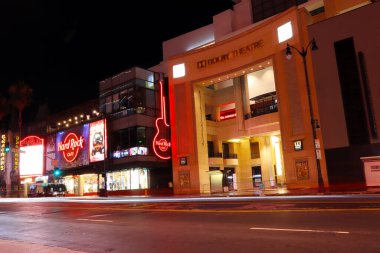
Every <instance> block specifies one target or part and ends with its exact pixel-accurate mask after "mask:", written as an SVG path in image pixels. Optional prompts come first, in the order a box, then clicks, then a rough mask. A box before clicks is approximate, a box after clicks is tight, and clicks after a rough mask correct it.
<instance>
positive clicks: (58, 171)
mask: <svg viewBox="0 0 380 253" xmlns="http://www.w3.org/2000/svg"><path fill="white" fill-rule="evenodd" d="M61 174H62V171H61V169H60V168H54V171H53V175H54V176H55V177H60V176H61Z"/></svg>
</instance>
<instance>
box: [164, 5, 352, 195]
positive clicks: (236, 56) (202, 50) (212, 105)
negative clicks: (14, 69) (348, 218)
mask: <svg viewBox="0 0 380 253" xmlns="http://www.w3.org/2000/svg"><path fill="white" fill-rule="evenodd" d="M293 2H295V1H284V5H281V6H272V7H273V8H269V9H267V12H265V10H264V11H260V10H263V9H262V8H264V7H263V6H262V4H263V1H255V0H252V1H248V0H247V1H244V0H243V1H238V3H237V4H235V6H234V8H233V9H232V10H226V11H225V12H222V13H220V14H218V15H215V16H214V17H213V23H212V24H211V25H209V26H205V27H202V28H200V29H197V30H194V31H192V32H189V33H187V34H183V35H181V36H178V37H176V38H173V39H171V40H168V41H165V42H164V43H163V51H164V52H163V54H164V64H166V65H165V68H167V69H168V75H169V92H170V93H169V97H170V112H171V120H170V121H171V133H172V134H171V138H172V139H171V141H172V161H173V181H174V192H175V193H177V194H188V193H210V192H211V193H213V192H230V191H239V190H245V191H250V190H252V191H255V190H258V189H262V188H265V189H268V188H272V189H275V188H288V189H292V188H318V186H321V185H322V184H323V186H324V187H328V186H329V181H328V176H327V169H326V160H325V152H324V149H323V138H322V134H321V132H320V128H319V124H320V122H318V120H319V111H318V106H317V101H316V95H315V83H314V72H313V64H312V60H311V58H312V55H313V54H316V53H318V51H312V50H311V47H312V46H311V44H309V43H310V42H311V41H312V39H313V38H309V37H308V32H307V26H308V25H311V24H313V23H314V22H317V21H320V20H323V19H324V18H325V12H326V11H327V10H328V8H329V6H327V5H326V6H324V4H323V3H324V1H298V2H302V3H300V4H298V5H296V4H294V3H293ZM335 2H336V3H337V4H338V2H339V1H335ZM351 2H352V1H351ZM260 4H261V5H260ZM274 5H275V4H274ZM277 7H278V8H277ZM281 8H283V9H282V10H281ZM279 9H280V10H279ZM268 10H269V12H270V10H271V11H272V13H271V14H268ZM275 10H278V11H277V12H276V11H275ZM288 44H289V45H291V46H293V47H294V48H298V49H299V50H300V51H301V49H302V47H305V48H306V47H307V45H309V47H308V50H309V51H308V54H307V55H306V57H305V59H306V62H307V67H306V70H307V74H308V79H309V80H308V81H309V82H308V83H309V87H310V95H308V90H307V85H306V84H307V80H306V78H305V77H306V76H305V69H304V64H303V61H302V60H303V57H301V55H300V54H298V53H297V52H296V50H295V49H294V48H292V53H293V57H292V58H291V59H288V58H289V57H288V58H287V57H286V48H287V45H288ZM313 49H314V48H313ZM309 97H310V102H311V105H312V109H313V117H312V116H311V114H310V107H309ZM312 118H314V124H313V126H314V127H315V129H314V131H315V140H314V136H313V127H312V124H311V119H312Z"/></svg>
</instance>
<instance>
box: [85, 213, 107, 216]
mask: <svg viewBox="0 0 380 253" xmlns="http://www.w3.org/2000/svg"><path fill="white" fill-rule="evenodd" d="M108 215H110V214H109V213H107V214H95V215H91V216H89V217H103V216H108Z"/></svg>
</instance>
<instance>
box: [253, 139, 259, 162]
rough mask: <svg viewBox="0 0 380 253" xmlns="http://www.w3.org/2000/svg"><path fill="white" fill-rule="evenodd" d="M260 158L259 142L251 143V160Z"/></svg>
mask: <svg viewBox="0 0 380 253" xmlns="http://www.w3.org/2000/svg"><path fill="white" fill-rule="evenodd" d="M256 158H260V146H259V143H258V142H251V159H256Z"/></svg>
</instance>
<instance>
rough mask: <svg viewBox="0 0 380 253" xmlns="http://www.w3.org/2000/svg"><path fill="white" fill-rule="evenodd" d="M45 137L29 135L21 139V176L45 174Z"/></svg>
mask: <svg viewBox="0 0 380 253" xmlns="http://www.w3.org/2000/svg"><path fill="white" fill-rule="evenodd" d="M43 161H44V139H41V138H39V137H37V136H27V137H25V138H24V139H23V140H21V141H20V177H27V176H41V175H42V174H43Z"/></svg>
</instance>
